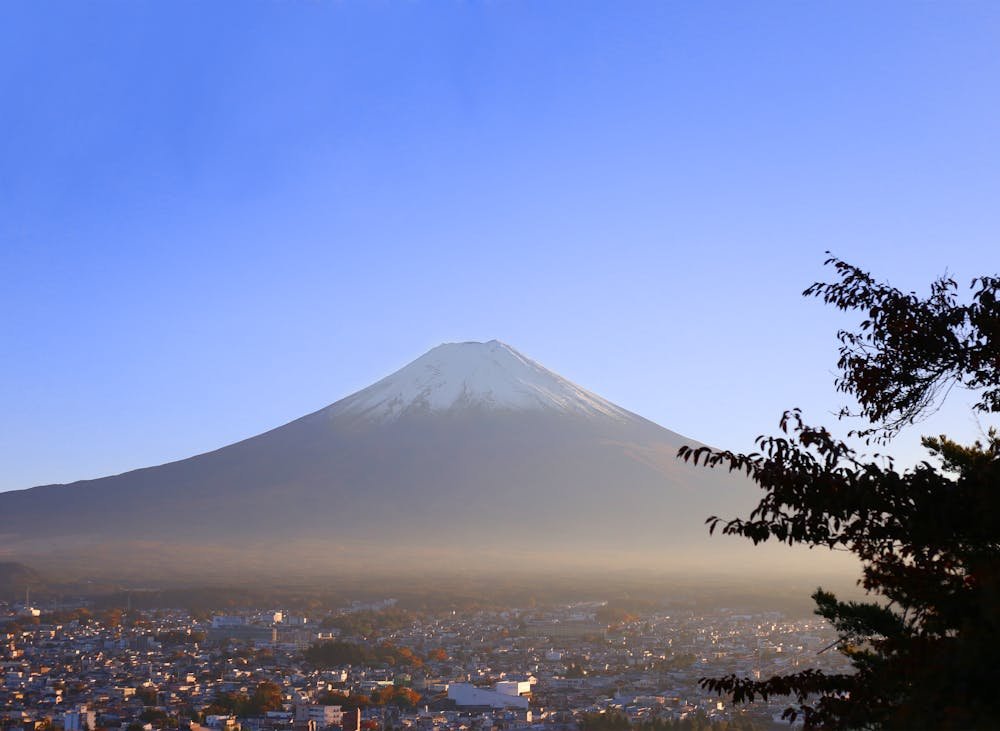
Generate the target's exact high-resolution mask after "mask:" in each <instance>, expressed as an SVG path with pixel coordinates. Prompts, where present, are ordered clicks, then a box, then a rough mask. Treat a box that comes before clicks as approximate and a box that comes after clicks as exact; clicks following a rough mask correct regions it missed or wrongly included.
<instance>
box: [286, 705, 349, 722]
mask: <svg viewBox="0 0 1000 731" xmlns="http://www.w3.org/2000/svg"><path fill="white" fill-rule="evenodd" d="M295 720H296V721H315V722H316V726H317V728H325V727H327V726H340V725H341V724H342V723H343V721H344V711H343V710H342V709H341V707H340V706H320V705H314V704H312V703H298V704H296V706H295Z"/></svg>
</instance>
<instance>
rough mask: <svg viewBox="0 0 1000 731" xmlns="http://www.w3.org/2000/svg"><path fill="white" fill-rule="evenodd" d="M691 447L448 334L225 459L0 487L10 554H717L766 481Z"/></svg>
mask: <svg viewBox="0 0 1000 731" xmlns="http://www.w3.org/2000/svg"><path fill="white" fill-rule="evenodd" d="M686 442H690V440H688V439H686V438H684V437H681V436H680V435H678V434H675V433H674V432H670V431H668V430H666V429H663V428H662V427H660V426H657V425H656V424H654V423H652V422H650V421H647V420H645V419H643V418H642V417H639V416H637V415H635V414H633V413H631V412H629V411H627V410H625V409H622V408H620V407H618V406H615V405H614V404H612V403H610V402H608V401H606V400H604V399H602V398H601V397H599V396H597V395H595V394H592V393H590V392H588V391H586V390H585V389H582V388H580V387H579V386H576V385H575V384H572V383H571V382H569V381H567V380H566V379H564V378H562V377H560V376H558V375H557V374H555V373H552V372H551V371H548V370H546V369H545V368H543V367H542V366H540V365H539V364H537V363H535V362H534V361H532V360H530V359H528V358H526V357H525V356H523V355H521V354H520V353H518V352H517V351H516V350H514V349H513V348H510V347H509V346H507V345H504V344H503V343H498V342H497V341H491V342H489V343H458V344H448V345H443V346H439V347H438V348H434V349H433V350H431V351H429V352H428V353H427V354H425V355H424V356H422V357H421V358H418V359H417V360H416V361H414V362H413V363H411V364H409V365H408V366H406V367H404V368H402V369H401V370H399V371H397V372H396V373H394V374H392V375H390V376H389V377H387V378H385V379H383V380H381V381H379V382H377V383H375V384H374V385H372V386H370V387H368V388H366V389H364V390H362V391H360V392H358V393H356V394H354V395H351V396H348V397H347V398H345V399H342V400H341V401H338V402H337V403H335V404H332V405H331V406H328V407H326V408H324V409H321V410H320V411H317V412H315V413H313V414H310V415H308V416H305V417H303V418H301V419H298V420H296V421H293V422H291V423H289V424H286V425H285V426H282V427H279V428H277V429H274V430H272V431H269V432H266V433H264V434H261V435H259V436H256V437H253V438H250V439H247V440H244V441H242V442H238V443H236V444H233V445H230V446H228V447H224V448H222V449H219V450H216V451H214V452H209V453H206V454H202V455H198V456H196V457H192V458H189V459H185V460H181V461H178V462H173V463H169V464H165V465H160V466H158V467H151V468H146V469H141V470H135V471H133V472H128V473H125V474H122V475H116V476H112V477H105V478H102V479H98V480H88V481H83V482H77V483H73V484H71V485H49V486H43V487H37V488H33V489H30V490H22V491H15V492H9V493H0V515H4V516H8V517H7V518H6V519H5V520H4V521H3V524H2V528H0V558H3V557H13V558H17V559H18V560H27V559H30V562H31V563H32V565H38V566H45V565H46V564H49V563H58V564H59V565H60V566H62V567H64V568H66V567H69V568H70V569H72V570H75V571H79V572H98V573H100V572H104V573H107V572H121V571H133V572H134V571H138V570H140V568H141V567H143V566H144V567H145V569H141V570H150V571H153V572H154V573H159V574H163V573H165V572H169V571H173V572H175V573H176V575H178V576H182V575H187V574H191V575H194V574H200V573H201V574H207V573H212V572H213V571H215V572H225V571H232V570H237V569H245V570H246V571H250V572H254V571H260V572H266V571H272V572H273V571H282V570H292V569H294V570H295V571H299V572H305V573H308V572H310V571H314V572H319V573H322V572H324V571H327V572H331V573H336V569H338V568H339V569H345V568H347V567H351V568H354V569H357V570H371V569H372V568H373V567H385V566H386V564H387V562H389V563H391V564H392V565H396V566H400V567H402V566H403V565H404V564H406V565H409V564H419V563H421V562H423V563H424V564H427V563H430V564H434V565H442V566H443V565H445V564H448V565H450V564H454V565H456V566H457V565H462V566H467V567H474V566H477V565H483V564H484V562H492V563H494V564H498V565H500V564H503V563H504V562H507V561H510V560H511V559H512V557H520V558H518V559H517V561H519V562H522V563H523V562H525V561H529V562H533V561H539V562H541V561H543V560H547V559H551V560H553V561H571V562H575V563H577V564H579V565H594V562H600V561H608V560H612V559H615V560H626V561H641V562H654V563H655V562H656V561H660V562H662V561H663V558H664V556H666V555H669V552H678V551H679V552H682V553H683V554H684V555H685V556H686V558H685V561H687V562H689V563H690V562H693V561H695V559H696V558H697V555H698V553H699V552H702V553H703V552H705V551H708V552H710V553H711V552H713V551H715V550H716V549H717V548H718V546H719V545H720V544H719V543H715V542H713V543H711V544H710V543H708V541H707V537H706V535H705V529H704V526H703V521H704V518H705V517H706V516H708V515H709V514H713V513H723V514H729V513H730V512H732V511H734V510H736V509H740V508H742V507H743V506H745V505H746V503H747V498H748V497H749V496H751V495H752V490H750V489H749V488H748V486H747V485H746V484H745V483H744V482H742V481H740V480H739V479H737V478H731V477H729V476H726V475H722V474H718V473H714V472H711V471H707V470H698V469H693V468H690V467H688V466H687V465H684V464H683V463H680V462H678V461H677V460H676V459H674V455H675V454H676V451H677V447H678V446H679V445H680V444H682V443H686ZM442 562H444V563H442Z"/></svg>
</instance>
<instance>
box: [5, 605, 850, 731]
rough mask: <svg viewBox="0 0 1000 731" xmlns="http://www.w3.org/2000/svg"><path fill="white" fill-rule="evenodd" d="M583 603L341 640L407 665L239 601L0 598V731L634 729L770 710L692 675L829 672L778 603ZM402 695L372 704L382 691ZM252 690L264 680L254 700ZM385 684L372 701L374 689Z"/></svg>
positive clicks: (423, 621) (832, 660)
mask: <svg viewBox="0 0 1000 731" xmlns="http://www.w3.org/2000/svg"><path fill="white" fill-rule="evenodd" d="M592 610H593V607H587V606H583V608H581V606H566V607H553V608H549V609H545V610H538V609H532V610H530V611H529V610H518V609H511V610H508V611H494V612H475V613H470V614H467V615H462V614H454V613H439V614H434V613H423V614H413V616H412V621H410V622H408V623H406V624H405V626H402V627H400V626H398V623H396V625H394V626H393V627H392V628H391V629H384V630H378V629H376V630H374V631H372V632H371V633H370V634H369V635H365V636H354V635H350V634H341V635H340V636H339V637H336V639H337V641H339V642H342V643H353V644H356V645H359V646H363V647H383V648H384V647H393V648H400V649H402V648H405V649H406V650H408V653H406V654H404V655H400V656H401V657H406V658H413V659H412V661H408V664H399V663H395V664H394V663H392V662H374V661H373V662H371V663H370V664H366V663H355V664H351V665H343V666H338V667H316V666H314V665H312V664H310V663H309V662H308V661H307V659H306V654H305V650H306V649H307V648H308V647H310V646H311V645H312V644H313V643H316V642H324V641H331V640H332V639H334V637H335V636H336V634H337V632H336V630H335V629H332V628H331V627H330V626H329V624H328V623H322V624H321V623H320V622H317V621H315V619H310V618H306V617H303V616H300V615H289V614H288V613H285V612H275V611H267V612H264V611H258V610H246V611H243V612H239V613H236V614H229V615H217V616H216V617H214V618H213V619H212V620H211V621H208V622H205V621H196V620H194V619H193V618H192V617H191V616H190V615H189V614H188V613H187V612H185V611H181V610H172V609H161V610H156V611H144V612H131V613H129V614H127V615H126V616H125V617H123V618H120V620H119V621H118V622H117V623H112V622H108V621H106V620H104V619H101V618H100V617H98V618H97V619H95V618H79V617H76V618H72V619H66V618H65V617H62V620H61V621H56V618H58V615H54V614H52V613H51V612H47V611H36V610H31V611H28V610H26V608H24V607H10V606H8V607H6V608H5V607H4V606H3V605H0V728H3V729H17V730H18V731H59V729H62V731H83V730H84V729H87V731H97V729H108V730H111V729H115V730H119V729H120V730H121V731H158V730H159V729H172V728H178V727H180V728H188V729H190V730H191V731H200V730H201V729H214V730H216V731H324V730H327V729H335V730H338V729H339V730H341V731H361V729H368V730H372V731H374V730H375V729H378V730H380V731H382V730H384V731H389V730H390V729H391V730H393V731H396V730H400V731H401V730H402V729H413V731H515V730H518V729H547V730H548V731H563V730H567V731H568V730H569V729H575V728H577V720H578V719H579V717H580V716H581V714H585V713H587V714H592V713H603V712H607V711H611V710H613V711H617V712H620V713H623V714H625V715H627V716H628V717H629V718H630V719H631V720H633V721H635V722H639V721H644V720H651V719H665V720H683V719H684V718H687V717H691V716H693V715H696V714H697V715H701V716H702V717H705V718H708V719H711V720H726V719H731V718H733V717H734V716H735V715H740V716H745V715H746V714H750V715H752V716H753V717H754V718H758V719H761V721H762V722H764V721H768V720H769V719H771V718H773V717H775V716H778V715H780V713H781V711H782V710H783V709H784V707H785V705H786V703H785V701H784V700H783V699H776V700H775V701H772V703H770V704H765V705H761V704H758V705H756V706H754V707H751V708H749V709H747V708H733V707H731V706H730V705H728V703H727V702H726V700H725V699H721V698H718V697H715V696H712V695H711V694H709V693H708V692H707V691H705V690H703V689H702V688H701V687H700V686H699V685H698V683H697V680H698V678H700V677H703V676H706V675H723V674H727V673H731V672H732V673H736V674H738V675H744V676H755V677H760V676H761V675H769V674H773V673H776V672H784V671H788V670H791V669H795V668H798V667H806V666H809V667H816V666H817V665H820V666H822V665H823V664H824V663H826V665H827V666H828V667H827V669H838V670H841V669H843V667H841V666H838V665H837V663H838V662H843V659H842V658H841V657H840V656H839V655H838V654H837V653H825V654H819V650H821V649H822V648H823V647H826V646H828V645H829V644H830V642H831V639H832V637H833V635H832V632H831V630H830V629H829V628H828V627H827V626H825V625H824V624H823V623H822V622H821V621H819V620H816V619H814V618H810V619H802V620H798V621H791V620H787V619H785V618H783V617H781V616H780V615H777V614H754V615H747V614H737V613H734V612H729V611H720V612H717V613H712V614H697V613H693V612H682V613H667V612H662V613H656V614H649V615H647V616H643V617H640V618H630V619H629V620H628V621H626V622H624V623H620V624H618V625H612V626H609V625H607V624H601V623H598V622H597V621H596V620H595V618H594V616H593V611H592ZM400 687H404V688H408V689H409V690H410V691H412V692H410V693H408V694H407V695H405V696H401V697H402V698H403V699H404V701H405V702H397V699H396V696H393V695H392V694H389V697H390V699H391V700H390V701H388V702H379V703H376V702H374V701H373V700H372V699H374V698H378V697H379V695H380V693H381V692H382V691H383V690H384V689H386V688H400ZM262 688H268V689H270V692H271V696H269V699H268V701H267V703H263V702H262V701H260V700H259V699H258V698H257V696H259V695H260V693H261V689H262ZM383 695H384V694H383Z"/></svg>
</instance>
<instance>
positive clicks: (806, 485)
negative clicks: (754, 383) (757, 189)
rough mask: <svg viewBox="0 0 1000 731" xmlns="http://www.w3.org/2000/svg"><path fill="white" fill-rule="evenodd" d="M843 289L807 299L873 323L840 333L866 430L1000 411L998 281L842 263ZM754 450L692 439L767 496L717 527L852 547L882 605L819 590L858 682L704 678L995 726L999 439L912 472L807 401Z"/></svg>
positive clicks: (761, 691) (714, 463) (880, 438)
mask: <svg viewBox="0 0 1000 731" xmlns="http://www.w3.org/2000/svg"><path fill="white" fill-rule="evenodd" d="M827 263H828V264H832V265H833V266H834V267H835V269H836V271H837V273H838V275H839V281H837V282H834V283H830V284H827V283H816V284H814V285H812V286H811V287H809V288H808V289H807V290H806V291H805V292H804V294H805V295H806V296H816V297H820V298H822V299H823V300H824V301H825V302H827V303H829V304H833V305H835V306H836V307H838V308H840V309H842V310H860V311H862V312H864V313H865V314H866V315H867V318H866V319H865V320H864V321H863V322H862V323H861V326H860V330H859V331H858V332H848V331H842V332H840V333H839V334H838V337H839V339H840V342H841V348H840V360H839V363H838V367H839V368H840V376H839V378H838V379H837V381H836V384H837V388H838V389H839V390H840V391H841V392H843V393H845V394H848V395H849V396H852V397H854V399H855V400H856V401H857V403H858V406H859V407H860V408H859V410H858V411H857V412H856V414H855V413H854V412H851V411H850V410H847V409H845V410H843V411H841V414H840V415H841V417H845V416H852V415H858V416H861V417H864V418H865V419H866V420H867V422H866V425H865V426H863V427H862V428H860V429H856V430H853V431H852V432H851V434H852V435H853V436H860V437H863V438H865V439H866V440H867V441H866V443H868V444H871V442H872V441H875V442H876V443H884V442H886V441H889V440H891V438H892V437H893V436H894V435H895V434H897V433H898V432H899V430H900V429H901V428H903V427H904V426H906V425H908V424H913V423H916V422H918V421H919V420H920V419H921V418H923V417H924V416H925V415H926V414H928V413H929V412H930V411H933V410H934V409H935V408H936V406H937V405H938V403H940V399H941V398H942V397H943V396H944V395H945V394H946V393H947V392H948V390H949V389H950V388H952V387H953V386H955V385H960V386H964V387H967V388H970V389H974V390H976V391H978V392H979V401H978V402H977V403H976V404H975V406H974V407H973V408H974V410H975V411H976V412H978V413H980V414H996V413H998V412H1000V304H998V300H1000V296H998V295H1000V278H996V277H979V278H977V279H974V280H973V282H972V298H971V302H969V303H968V304H960V303H959V302H958V301H957V297H956V291H957V285H956V283H955V282H954V280H952V279H950V278H941V279H939V280H937V281H935V282H934V283H933V285H932V287H931V293H930V296H929V297H927V298H924V299H921V298H920V297H918V296H916V295H915V294H913V293H909V294H905V293H903V292H901V291H899V290H897V289H895V288H893V287H891V286H889V285H887V284H881V283H877V282H875V280H873V279H872V278H871V276H870V275H868V274H867V273H866V272H863V271H861V270H860V269H858V268H856V267H854V266H851V265H849V264H847V263H845V262H843V261H841V260H839V259H835V258H832V259H829V260H828V261H827ZM780 427H781V431H782V432H783V434H782V435H780V436H776V437H760V438H758V440H757V445H758V448H759V451H758V452H756V453H753V454H734V453H732V452H728V451H718V450H712V449H709V448H707V447H700V448H691V447H683V448H682V449H681V450H680V453H679V456H681V457H682V458H684V459H685V460H690V461H692V462H694V463H695V464H702V465H707V466H710V467H725V468H728V469H729V470H731V471H743V472H745V473H746V474H747V475H748V476H749V477H750V478H751V479H752V480H753V481H754V482H756V483H757V485H758V486H759V487H760V488H761V489H763V491H764V497H763V498H762V499H761V501H760V503H759V504H758V505H757V507H756V508H755V509H754V510H753V512H752V513H751V514H750V516H749V517H748V518H746V519H743V518H736V519H733V520H729V521H722V520H721V519H720V518H718V517H715V516H713V517H711V518H709V519H708V521H707V522H708V524H709V525H710V530H712V531H714V530H715V529H717V528H719V527H720V526H721V530H722V532H723V533H726V534H733V535H740V536H744V537H746V538H749V539H750V540H751V541H753V543H754V544H757V543H760V542H762V541H766V540H778V541H781V542H785V543H788V544H805V545H808V546H810V547H816V546H823V547H828V548H831V549H835V550H847V551H850V552H852V553H854V554H855V555H856V556H858V558H860V559H861V562H862V578H861V579H860V580H859V583H860V584H861V585H862V586H863V587H864V588H865V590H866V591H867V592H868V593H869V594H870V595H872V596H873V601H864V602H841V601H839V600H838V599H837V598H836V597H835V596H834V595H833V594H830V593H829V592H825V591H823V590H822V589H818V590H817V591H816V593H815V594H813V598H814V599H815V601H816V605H817V608H816V612H817V614H820V615H822V616H823V617H826V618H827V619H828V620H829V621H830V622H831V623H832V625H833V626H834V628H835V629H836V631H837V633H838V636H839V645H838V649H839V650H840V652H842V653H844V654H845V655H846V656H847V657H848V658H849V659H850V662H851V664H852V665H853V668H854V673H851V674H825V673H823V672H820V671H817V670H805V671H802V672H799V673H795V674H792V675H784V676H776V677H772V678H769V679H766V680H760V681H754V680H749V679H744V678H737V677H736V676H734V675H730V676H726V677H723V678H703V679H702V681H701V683H702V685H703V687H706V688H708V689H710V690H713V691H716V692H720V693H728V694H731V695H732V696H733V700H734V702H737V703H740V702H744V701H753V700H755V699H757V698H761V699H765V700H766V699H768V698H769V697H771V696H781V695H790V696H793V697H794V699H795V703H796V704H797V705H796V706H793V707H791V708H789V709H788V710H787V711H786V712H785V717H786V718H790V719H793V720H794V719H795V718H796V717H798V716H799V715H800V714H801V716H802V717H803V720H804V723H805V725H806V727H807V728H816V727H823V728H878V729H895V728H905V729H918V728H928V729H976V728H995V727H996V724H997V722H998V717H997V712H996V703H995V697H996V688H995V683H994V682H993V681H992V680H991V678H990V676H989V675H988V669H989V668H991V667H992V666H993V664H994V663H995V659H996V657H997V656H998V652H1000V522H998V518H1000V437H998V436H997V432H996V431H995V430H994V429H992V428H991V429H989V430H987V432H986V433H985V434H984V437H983V439H982V441H979V442H976V443H974V444H972V445H961V444H957V443H956V442H954V441H952V440H950V439H948V438H947V437H946V436H939V437H934V438H924V439H923V444H924V446H925V447H926V449H927V450H928V452H929V460H927V461H924V462H922V463H921V464H919V465H917V466H916V467H914V468H912V469H908V470H904V471H902V472H900V471H897V470H896V469H895V468H894V465H893V462H892V460H891V459H890V458H886V457H879V456H878V455H873V456H872V457H870V458H869V457H866V456H864V455H859V454H858V453H857V452H856V451H855V450H854V449H852V448H850V447H849V446H848V445H847V444H845V443H844V442H842V441H840V440H838V439H835V438H834V437H833V436H832V435H831V433H830V432H829V431H828V430H826V429H825V428H822V427H812V426H808V425H807V424H806V423H805V422H804V420H803V418H802V416H801V414H800V413H799V411H798V410H792V411H789V412H786V413H785V415H784V416H783V418H782V419H781V424H780Z"/></svg>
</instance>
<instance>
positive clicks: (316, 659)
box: [305, 640, 423, 668]
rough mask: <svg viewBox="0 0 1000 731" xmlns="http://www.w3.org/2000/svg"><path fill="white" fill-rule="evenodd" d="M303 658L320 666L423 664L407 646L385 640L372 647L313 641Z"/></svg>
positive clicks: (350, 643) (417, 665)
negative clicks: (397, 645)
mask: <svg viewBox="0 0 1000 731" xmlns="http://www.w3.org/2000/svg"><path fill="white" fill-rule="evenodd" d="M305 659H306V661H307V662H309V663H311V664H312V665H315V666H316V667H321V668H333V667H340V666H342V665H372V664H379V663H381V664H384V665H393V666H401V667H414V668H416V667H421V666H422V665H423V660H422V659H421V658H420V657H418V656H417V655H415V654H414V653H413V651H412V650H410V649H409V648H408V647H396V646H395V645H392V644H389V643H387V642H383V643H382V644H380V645H376V646H374V647H372V646H369V645H362V644H356V643H354V642H340V641H336V640H333V641H330V640H326V641H322V642H314V643H313V644H312V645H310V646H309V648H308V649H306V651H305Z"/></svg>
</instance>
